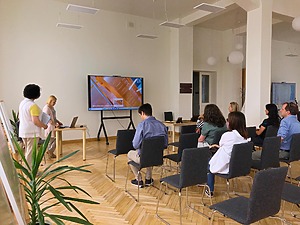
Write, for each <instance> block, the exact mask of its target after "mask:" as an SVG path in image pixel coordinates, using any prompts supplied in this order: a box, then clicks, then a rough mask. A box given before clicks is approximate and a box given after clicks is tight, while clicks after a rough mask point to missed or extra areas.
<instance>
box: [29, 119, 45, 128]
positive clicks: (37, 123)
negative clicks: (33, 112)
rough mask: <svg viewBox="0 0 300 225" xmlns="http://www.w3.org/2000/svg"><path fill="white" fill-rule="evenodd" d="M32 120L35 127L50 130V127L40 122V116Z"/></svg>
mask: <svg viewBox="0 0 300 225" xmlns="http://www.w3.org/2000/svg"><path fill="white" fill-rule="evenodd" d="M31 120H32V122H33V123H34V125H36V126H37V127H42V128H44V129H47V128H48V125H46V124H44V123H42V121H40V118H39V117H38V116H31Z"/></svg>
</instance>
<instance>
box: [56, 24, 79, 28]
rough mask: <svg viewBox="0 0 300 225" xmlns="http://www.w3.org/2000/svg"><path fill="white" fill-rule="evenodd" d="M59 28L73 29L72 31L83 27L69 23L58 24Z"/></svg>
mask: <svg viewBox="0 0 300 225" xmlns="http://www.w3.org/2000/svg"><path fill="white" fill-rule="evenodd" d="M56 26H57V27H63V28H71V29H81V28H82V27H83V26H81V25H78V24H69V23H57V24H56Z"/></svg>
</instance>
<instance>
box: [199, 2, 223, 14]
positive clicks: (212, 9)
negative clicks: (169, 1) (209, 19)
mask: <svg viewBox="0 0 300 225" xmlns="http://www.w3.org/2000/svg"><path fill="white" fill-rule="evenodd" d="M194 9H199V10H203V11H206V12H211V13H217V12H220V11H222V10H224V9H225V8H224V7H222V6H218V5H212V4H208V3H201V4H199V5H197V6H195V7H194Z"/></svg>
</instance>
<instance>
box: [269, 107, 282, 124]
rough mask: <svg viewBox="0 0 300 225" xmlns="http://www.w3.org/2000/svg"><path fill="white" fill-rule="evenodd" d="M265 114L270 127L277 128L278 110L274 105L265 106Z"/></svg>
mask: <svg viewBox="0 0 300 225" xmlns="http://www.w3.org/2000/svg"><path fill="white" fill-rule="evenodd" d="M265 113H266V115H267V116H268V117H269V119H270V121H271V124H272V125H274V126H279V123H280V119H279V115H278V109H277V106H276V105H275V104H267V105H266V109H265Z"/></svg>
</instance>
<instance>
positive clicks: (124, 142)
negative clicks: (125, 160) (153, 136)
mask: <svg viewBox="0 0 300 225" xmlns="http://www.w3.org/2000/svg"><path fill="white" fill-rule="evenodd" d="M134 134H135V130H118V131H117V140H116V148H115V149H112V150H109V151H108V152H107V160H106V167H105V175H106V176H107V177H108V178H109V179H110V180H112V181H113V182H114V181H115V179H116V158H117V157H118V156H119V155H122V154H127V153H128V152H129V151H130V150H133V149H134V148H133V146H132V140H133V137H134ZM110 154H112V155H113V156H114V165H113V177H110V176H109V175H108V173H107V167H108V158H109V155H110Z"/></svg>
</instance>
